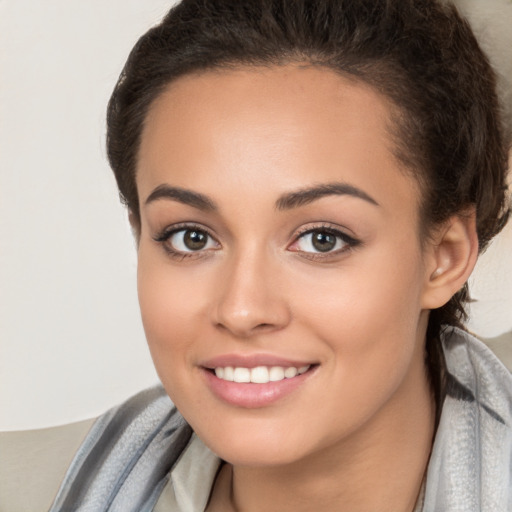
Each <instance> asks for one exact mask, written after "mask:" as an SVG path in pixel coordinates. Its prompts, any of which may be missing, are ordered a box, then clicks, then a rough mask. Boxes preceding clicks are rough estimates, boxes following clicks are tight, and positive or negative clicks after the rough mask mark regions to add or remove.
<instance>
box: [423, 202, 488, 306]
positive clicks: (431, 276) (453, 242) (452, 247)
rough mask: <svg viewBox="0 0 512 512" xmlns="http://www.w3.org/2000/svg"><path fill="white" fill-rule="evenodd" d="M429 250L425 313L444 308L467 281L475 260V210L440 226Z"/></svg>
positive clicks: (461, 214)
mask: <svg viewBox="0 0 512 512" xmlns="http://www.w3.org/2000/svg"><path fill="white" fill-rule="evenodd" d="M430 244H431V245H430V247H429V249H428V251H429V254H428V257H427V258H426V265H427V268H426V283H425V287H424V291H423V301H422V306H423V308H424V309H436V308H440V307H441V306H444V305H445V304H446V303H447V302H448V301H449V300H450V299H451V298H452V297H453V295H454V294H455V293H457V291H459V290H460V289H461V288H462V287H463V286H464V283H465V282H466V281H467V280H468V278H469V276H470V274H471V272H472V271H473V268H474V266H475V263H476V260H477V257H478V237H477V233H476V213H475V210H474V208H472V209H471V210H469V211H465V212H462V213H460V214H458V215H455V216H453V217H451V218H450V219H448V221H446V222H445V223H443V224H442V226H440V228H439V230H438V231H437V233H436V235H435V236H434V239H433V241H432V242H431V243H430Z"/></svg>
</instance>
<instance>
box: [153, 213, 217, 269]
mask: <svg viewBox="0 0 512 512" xmlns="http://www.w3.org/2000/svg"><path fill="white" fill-rule="evenodd" d="M194 229H195V230H197V231H202V232H204V233H206V234H207V235H208V237H209V238H210V239H211V240H213V241H214V242H215V244H217V246H220V243H219V241H218V240H217V237H215V236H214V235H213V234H212V232H211V230H210V229H209V228H207V227H206V226H203V225H202V224H199V223H197V222H180V223H178V224H173V225H171V226H167V227H165V228H164V229H162V230H161V231H159V232H158V233H157V234H156V235H153V236H152V238H153V240H154V241H155V242H157V243H158V244H160V245H161V246H162V248H163V249H164V251H165V252H166V253H167V254H168V255H169V256H171V257H173V258H176V259H180V260H183V259H186V258H191V257H195V258H197V257H202V256H205V255H206V254H208V253H210V252H211V251H212V250H216V248H211V247H210V248H207V249H200V250H197V251H180V250H178V249H175V248H173V247H171V246H170V245H169V244H167V243H166V242H168V241H169V239H170V238H171V237H172V236H173V235H175V234H176V233H179V232H180V231H193V230H194Z"/></svg>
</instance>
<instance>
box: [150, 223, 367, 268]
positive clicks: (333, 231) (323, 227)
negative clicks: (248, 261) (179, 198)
mask: <svg viewBox="0 0 512 512" xmlns="http://www.w3.org/2000/svg"><path fill="white" fill-rule="evenodd" d="M182 231H183V232H187V231H189V232H190V231H199V232H201V233H204V234H206V236H207V237H208V238H209V239H210V240H213V241H214V242H215V243H217V244H219V242H218V241H217V240H216V238H215V237H214V236H213V235H212V234H211V233H210V231H209V230H208V229H207V228H205V227H203V226H200V225H197V224H179V225H176V226H172V227H168V228H166V229H164V230H163V231H162V232H161V233H159V234H158V235H156V236H155V237H153V239H154V241H155V242H157V243H159V244H161V245H162V247H163V249H164V250H165V252H166V253H167V254H168V255H169V256H170V257H172V258H175V259H177V260H179V261H183V260H185V259H187V258H191V257H201V256H204V255H205V253H207V252H210V251H211V250H212V249H211V248H208V249H199V250H197V251H193V250H191V251H186V252H185V251H180V250H177V249H175V248H173V247H172V246H171V245H170V244H169V243H168V242H169V240H170V239H171V237H173V236H174V235H176V234H177V233H180V232H182ZM312 233H327V234H329V235H332V236H334V237H335V238H336V239H338V240H341V242H342V243H343V244H344V245H343V247H342V248H340V249H337V250H335V251H330V250H329V251H326V252H324V253H322V252H307V251H301V250H293V249H290V247H292V246H293V245H294V244H297V243H298V242H299V241H300V240H301V239H304V238H305V237H306V236H307V235H310V234H312ZM336 243H337V242H336ZM361 243H362V242H361V241H360V240H357V239H356V238H354V237H352V236H350V235H347V234H346V233H344V232H343V231H340V230H339V229H337V228H333V227H332V226H331V225H328V224H320V225H317V226H309V227H307V228H304V229H302V230H300V231H299V232H298V233H297V234H296V235H294V240H293V242H292V243H291V244H289V245H288V250H291V252H297V253H300V254H301V256H302V257H304V258H307V259H310V260H326V259H329V258H333V257H336V256H339V255H340V254H342V253H346V252H349V251H351V250H353V249H355V248H356V247H358V246H359V245H361ZM219 245H220V244H219Z"/></svg>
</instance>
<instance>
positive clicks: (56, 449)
mask: <svg viewBox="0 0 512 512" xmlns="http://www.w3.org/2000/svg"><path fill="white" fill-rule="evenodd" d="M94 421H95V420H94V419H90V420H86V421H80V422H77V423H71V424H68V425H62V426H57V427H51V428H42V429H37V430H23V431H16V432H0V453H1V454H2V455H1V460H2V462H1V464H0V510H15V511H17V512H37V511H46V510H48V508H49V507H50V505H51V503H52V500H53V498H54V497H55V494H56V492H57V489H58V488H59V484H60V482H61V481H62V479H63V478H64V475H65V473H66V470H67V468H68V466H69V464H70V463H71V461H72V460H73V456H74V454H75V452H76V451H77V449H78V447H79V446H80V444H81V443H82V441H83V440H84V438H85V437H86V436H87V432H88V431H89V430H90V428H91V426H92V424H93V423H94Z"/></svg>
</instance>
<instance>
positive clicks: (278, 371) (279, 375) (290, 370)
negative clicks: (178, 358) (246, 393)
mask: <svg viewBox="0 0 512 512" xmlns="http://www.w3.org/2000/svg"><path fill="white" fill-rule="evenodd" d="M309 368H310V365H306V366H301V367H300V368H295V367H294V366H288V367H286V368H285V367H283V366H272V367H270V368H269V367H267V366H256V367H255V368H244V367H236V368H233V367H232V366H226V367H217V368H215V375H216V376H217V377H218V378H219V379H222V380H227V381H230V382H233V381H234V382H252V383H254V384H266V383H267V382H278V381H280V380H283V379H292V378H293V377H295V376H297V375H302V374H303V373H305V372H307V371H308V370H309Z"/></svg>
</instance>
